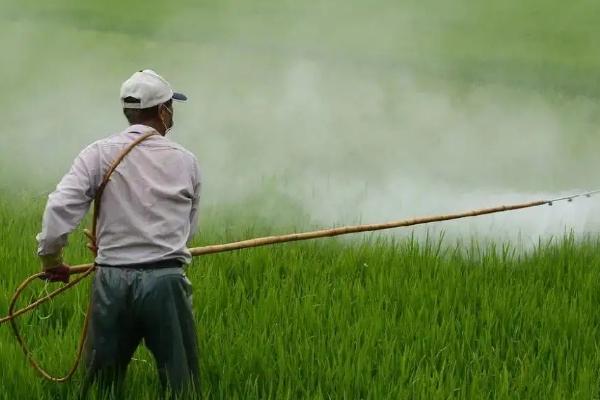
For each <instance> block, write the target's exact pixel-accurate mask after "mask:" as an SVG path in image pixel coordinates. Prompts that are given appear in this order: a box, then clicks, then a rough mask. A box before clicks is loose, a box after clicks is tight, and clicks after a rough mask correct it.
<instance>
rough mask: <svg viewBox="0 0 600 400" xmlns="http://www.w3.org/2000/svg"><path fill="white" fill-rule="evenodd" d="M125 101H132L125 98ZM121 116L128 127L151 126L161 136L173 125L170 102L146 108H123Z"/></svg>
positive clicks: (171, 102)
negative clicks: (125, 120)
mask: <svg viewBox="0 0 600 400" xmlns="http://www.w3.org/2000/svg"><path fill="white" fill-rule="evenodd" d="M125 100H130V101H131V100H134V99H133V98H125ZM123 114H125V118H127V121H129V124H130V125H147V126H151V127H153V128H155V129H156V130H157V131H159V132H160V133H161V134H163V135H164V134H166V133H167V131H168V130H169V129H171V128H172V127H173V125H174V122H173V101H172V100H169V101H167V102H165V103H162V104H159V105H157V106H152V107H147V108H123Z"/></svg>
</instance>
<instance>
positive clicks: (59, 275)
mask: <svg viewBox="0 0 600 400" xmlns="http://www.w3.org/2000/svg"><path fill="white" fill-rule="evenodd" d="M69 270H70V268H69V266H68V265H65V264H62V265H59V266H58V267H52V268H47V269H44V272H45V273H46V275H45V276H42V277H40V279H43V280H45V281H48V282H63V283H69V276H70V274H69Z"/></svg>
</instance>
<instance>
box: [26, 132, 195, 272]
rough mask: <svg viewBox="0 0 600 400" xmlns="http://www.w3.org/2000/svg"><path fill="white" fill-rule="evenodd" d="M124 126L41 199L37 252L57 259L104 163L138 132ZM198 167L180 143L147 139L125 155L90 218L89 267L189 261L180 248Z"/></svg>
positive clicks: (187, 235)
mask: <svg viewBox="0 0 600 400" xmlns="http://www.w3.org/2000/svg"><path fill="white" fill-rule="evenodd" d="M151 131H154V130H153V128H150V127H148V126H145V125H132V126H130V127H129V128H128V129H126V130H125V131H123V132H121V133H118V134H116V135H113V136H111V137H108V138H106V139H102V140H99V141H97V142H95V143H93V144H91V145H90V146H88V147H87V148H85V149H84V150H83V151H82V152H81V153H80V154H79V156H78V157H77V158H76V159H75V161H74V163H73V166H72V167H71V170H70V171H69V172H68V173H67V174H66V175H65V176H64V177H63V179H62V180H61V182H60V183H59V184H58V186H57V187H56V190H55V191H54V192H53V193H52V194H50V196H49V197H48V203H47V205H46V210H45V212H44V218H43V222H42V231H41V233H40V234H38V235H37V240H38V244H39V247H38V255H40V256H42V258H44V257H50V258H52V257H57V258H58V259H60V256H59V255H60V253H61V251H62V248H63V247H64V246H65V245H66V244H67V236H68V235H69V233H70V232H72V231H73V230H74V229H75V227H77V225H79V223H80V222H81V220H82V219H83V217H84V216H85V214H86V212H87V211H88V209H89V208H90V204H91V202H92V201H93V199H94V197H95V194H96V190H97V188H98V186H99V185H100V183H101V182H102V179H103V177H104V175H105V174H106V172H107V171H108V168H109V167H110V165H111V163H112V162H113V161H114V160H115V159H116V158H117V157H118V156H119V154H120V153H121V152H122V151H123V150H124V149H125V148H126V147H127V145H129V144H130V143H131V142H133V141H134V140H135V139H136V138H137V137H139V135H140V134H145V133H147V132H151ZM200 186H201V178H200V170H199V167H198V163H197V161H196V157H195V156H194V155H193V154H192V153H190V152H189V151H187V150H186V149H184V148H183V147H182V146H181V145H179V144H177V143H174V142H172V141H170V140H169V139H167V138H165V137H163V136H160V135H155V136H152V137H150V138H149V139H147V140H145V141H144V142H142V143H141V144H139V145H138V146H137V147H136V148H135V149H133V151H131V153H129V154H128V155H127V156H126V157H125V159H124V160H123V162H122V163H121V164H120V165H119V166H118V167H117V169H116V171H115V172H114V173H113V174H112V177H111V179H110V182H109V183H108V185H107V186H106V189H105V191H104V194H103V196H102V204H101V210H100V215H99V219H98V232H97V246H98V256H97V258H96V263H97V264H105V265H113V266H120V265H130V264H140V263H149V262H156V261H162V260H167V259H177V260H180V261H182V262H184V263H189V262H190V261H191V255H190V253H189V251H188V250H187V246H186V243H187V242H188V241H189V240H190V239H191V238H192V236H193V235H194V233H195V232H196V229H197V213H198V204H199V199H200Z"/></svg>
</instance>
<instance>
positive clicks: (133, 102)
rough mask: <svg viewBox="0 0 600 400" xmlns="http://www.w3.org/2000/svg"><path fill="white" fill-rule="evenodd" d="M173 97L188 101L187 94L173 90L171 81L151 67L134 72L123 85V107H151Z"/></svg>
mask: <svg viewBox="0 0 600 400" xmlns="http://www.w3.org/2000/svg"><path fill="white" fill-rule="evenodd" d="M171 99H173V100H179V101H186V100H187V96H186V95H184V94H182V93H176V92H173V89H171V85H170V84H169V82H167V81H166V79H165V78H163V77H162V76H160V75H159V74H157V73H156V72H154V71H152V70H151V69H145V70H143V71H138V72H136V73H134V74H133V75H131V78H129V79H127V80H126V81H125V82H123V85H121V104H122V105H123V108H138V109H139V108H149V107H154V106H157V105H159V104H163V103H166V102H167V101H169V100H171Z"/></svg>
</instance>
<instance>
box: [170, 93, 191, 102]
mask: <svg viewBox="0 0 600 400" xmlns="http://www.w3.org/2000/svg"><path fill="white" fill-rule="evenodd" d="M172 98H173V100H176V101H187V99H188V98H187V96H186V95H185V94H183V93H177V92H174V93H173V97H172Z"/></svg>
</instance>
